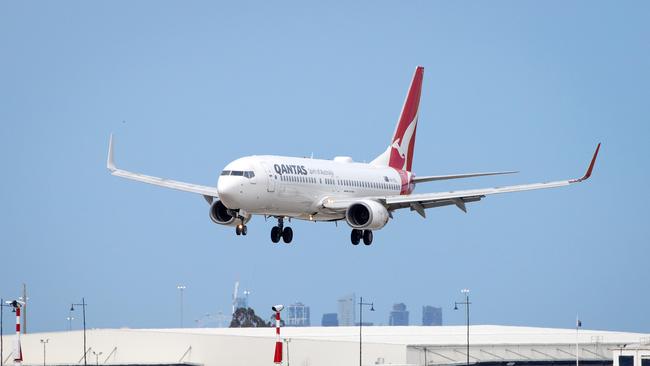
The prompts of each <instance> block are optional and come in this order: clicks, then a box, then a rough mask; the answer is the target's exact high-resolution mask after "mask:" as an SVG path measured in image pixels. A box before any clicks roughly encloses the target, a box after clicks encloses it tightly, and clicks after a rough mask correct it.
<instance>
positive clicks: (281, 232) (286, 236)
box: [271, 217, 293, 244]
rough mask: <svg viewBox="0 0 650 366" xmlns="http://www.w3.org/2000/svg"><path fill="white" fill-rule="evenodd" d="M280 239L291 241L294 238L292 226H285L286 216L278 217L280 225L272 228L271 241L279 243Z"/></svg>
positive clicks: (286, 241)
mask: <svg viewBox="0 0 650 366" xmlns="http://www.w3.org/2000/svg"><path fill="white" fill-rule="evenodd" d="M280 239H282V241H284V242H285V243H287V244H289V243H291V240H293V230H292V229H291V228H290V227H288V226H287V227H284V218H282V217H280V218H278V225H277V226H274V227H272V228H271V241H272V242H273V243H279V242H280Z"/></svg>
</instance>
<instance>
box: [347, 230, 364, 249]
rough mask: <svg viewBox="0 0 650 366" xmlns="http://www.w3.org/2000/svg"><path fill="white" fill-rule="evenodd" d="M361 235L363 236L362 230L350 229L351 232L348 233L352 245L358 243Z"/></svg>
mask: <svg viewBox="0 0 650 366" xmlns="http://www.w3.org/2000/svg"><path fill="white" fill-rule="evenodd" d="M362 236H363V231H361V230H358V229H352V233H350V241H351V242H352V245H359V242H360V241H361V237H362Z"/></svg>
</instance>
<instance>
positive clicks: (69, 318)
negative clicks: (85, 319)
mask: <svg viewBox="0 0 650 366" xmlns="http://www.w3.org/2000/svg"><path fill="white" fill-rule="evenodd" d="M65 320H67V321H68V330H72V321H73V320H74V317H73V316H72V315H69V316H67V317H66V318H65Z"/></svg>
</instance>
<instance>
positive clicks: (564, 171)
mask: <svg viewBox="0 0 650 366" xmlns="http://www.w3.org/2000/svg"><path fill="white" fill-rule="evenodd" d="M649 11H650V5H649V4H648V3H647V2H643V1H638V2H635V1H625V2H616V3H613V2H608V1H572V2H563V1H550V2H532V1H530V2H520V1H517V2H514V1H513V2H500V1H499V2H464V1H445V2H438V1H414V2H382V1H379V2H378V1H365V2H354V3H350V2H338V3H323V2H314V3H305V2H280V3H278V2H249V1H243V2H223V3H220V2H199V1H192V2H171V1H155V2H154V1H138V2H130V1H115V2H86V1H76V2H72V1H62V2H24V1H5V2H2V3H1V4H0V46H1V49H2V56H1V57H0V138H1V141H2V143H0V164H1V166H2V172H3V173H2V180H1V182H0V187H1V189H0V202H2V210H0V243H1V249H2V251H1V253H2V254H1V255H0V258H1V265H2V269H3V270H2V273H3V275H2V276H1V277H0V295H1V296H3V297H5V298H7V297H15V296H17V295H18V293H19V291H20V286H21V284H22V283H23V282H26V283H27V284H28V286H29V291H30V299H31V300H30V304H31V308H30V313H29V314H30V318H29V328H30V330H31V331H37V330H63V329H66V327H67V323H66V320H65V317H66V316H68V308H69V304H70V302H72V301H75V302H77V301H79V300H80V298H81V297H82V296H85V297H86V300H87V301H88V303H89V304H90V305H89V306H88V323H89V326H90V327H123V326H128V327H173V326H177V325H178V312H179V306H178V291H177V290H176V285H177V284H179V283H183V284H185V285H186V286H187V290H186V296H185V299H186V302H185V309H186V311H185V319H186V324H193V322H194V319H197V318H199V317H201V316H202V314H205V313H215V312H217V311H223V312H226V313H227V312H228V310H229V308H230V296H231V292H232V287H233V283H234V281H235V280H237V279H239V280H240V281H241V283H242V285H241V286H242V288H247V289H250V290H251V291H252V294H251V297H250V302H251V305H252V306H253V307H255V308H256V309H258V311H261V312H262V313H263V314H265V313H266V311H267V310H268V309H270V306H271V305H272V304H275V303H290V302H293V301H302V302H304V303H306V304H307V305H310V306H311V311H312V323H315V324H319V323H320V317H321V315H322V313H324V312H334V311H336V299H337V297H339V296H341V295H344V294H346V293H349V292H356V293H357V294H358V295H362V296H364V299H369V300H371V301H374V302H375V308H376V309H377V311H376V312H375V313H368V314H364V319H368V320H369V321H373V322H375V323H384V324H385V323H387V321H388V312H389V310H390V307H391V306H392V304H393V303H395V302H405V303H406V304H407V306H408V308H409V310H411V311H412V313H411V322H412V323H416V324H417V323H418V322H419V317H420V311H421V306H422V305H427V304H430V305H437V306H442V307H443V308H444V322H445V323H446V324H459V323H463V322H464V317H463V314H462V312H453V311H452V306H453V302H454V301H455V300H460V298H461V294H460V289H461V288H463V287H469V288H470V289H471V291H472V292H471V296H472V301H473V308H472V320H473V322H475V323H480V324H511V325H532V326H548V327H572V326H573V325H574V321H575V316H576V313H579V314H580V317H581V318H582V320H583V325H584V326H585V327H586V328H591V329H610V330H625V331H639V332H650V317H648V316H647V309H648V308H650V294H649V293H648V291H647V289H648V278H650V267H649V266H648V258H649V257H650V249H649V248H650V245H649V244H650V227H649V225H648V222H650V220H649V214H648V211H647V207H648V206H649V205H650V193H648V188H647V182H648V180H649V173H648V163H647V161H648V157H650V147H649V146H648V141H650V121H649V117H650V103H648V85H650V47H649V44H648V39H650V25H649V23H648V21H647V19H648V14H650V12H649ZM416 65H423V66H424V67H425V81H424V89H423V93H422V101H421V107H420V108H421V109H420V124H419V127H418V135H417V137H418V139H417V143H416V149H415V160H414V171H415V172H416V174H419V175H429V174H451V173H459V172H468V171H470V172H471V171H484V170H501V169H504V170H510V169H515V170H520V171H521V173H519V174H517V175H515V176H504V177H490V178H480V179H474V180H467V181H462V182H461V181H455V182H443V183H430V184H423V185H421V186H419V187H418V188H417V192H433V191H438V190H447V189H456V188H470V187H476V188H479V187H489V186H495V185H505V184H515V183H526V182H538V181H545V180H551V179H564V178H571V177H577V176H580V175H581V174H582V173H583V172H584V169H585V168H586V166H587V163H588V161H589V159H590V157H591V154H592V153H593V150H594V148H595V146H596V143H597V142H602V143H603V147H602V149H601V155H600V157H599V161H598V163H597V165H596V170H595V173H594V176H593V178H592V180H591V181H589V182H588V183H587V184H581V185H578V186H572V187H568V188H563V189H558V190H550V191H538V192H527V193H516V194H510V195H501V196H492V197H488V198H486V199H484V200H483V201H482V202H480V203H476V204H471V205H469V206H468V214H463V213H462V212H461V211H459V210H458V209H456V208H453V207H446V208H440V209H434V210H429V211H428V215H427V219H422V218H421V217H419V216H418V215H417V214H414V213H412V212H408V211H404V212H399V213H397V214H396V215H395V216H396V218H395V220H393V221H392V222H391V223H390V224H389V225H388V226H387V227H386V228H385V229H383V230H381V231H378V232H376V233H375V243H374V244H373V245H372V246H371V247H364V246H360V247H353V246H352V245H350V243H349V228H348V227H347V225H345V224H342V225H339V226H338V227H336V226H335V225H334V224H313V223H305V222H294V223H293V225H292V226H293V228H294V242H293V243H292V244H291V245H290V246H287V245H275V246H274V245H272V244H271V243H270V240H269V230H270V228H271V226H272V225H273V223H272V222H271V221H269V222H264V219H263V218H258V217H256V218H254V219H253V221H252V222H251V223H250V224H249V235H248V236H247V237H245V238H242V237H236V236H235V235H234V230H233V229H232V228H225V227H219V226H217V225H214V224H213V223H212V222H211V221H210V220H209V218H208V206H207V205H206V203H205V202H204V201H203V199H202V198H201V197H198V196H195V195H192V194H189V193H183V192H175V191H169V190H165V189H162V188H157V187H152V186H147V185H144V184H139V183H135V182H129V181H125V180H121V179H118V178H115V177H111V176H109V174H108V172H107V171H106V169H105V159H106V150H107V143H108V136H109V134H110V133H111V132H113V133H115V138H116V146H115V147H116V155H115V158H116V161H117V162H118V164H119V165H121V166H122V167H124V168H127V169H131V170H135V171H140V172H145V173H149V174H153V175H159V176H163V177H168V178H174V179H179V180H185V181H189V182H196V183H201V184H214V183H215V182H216V179H217V176H218V173H219V172H220V170H221V169H222V167H223V166H225V165H226V164H227V163H228V162H229V161H231V160H234V159H235V158H237V157H240V156H243V155H252V154H267V153H271V154H284V155H292V156H309V155H311V154H312V153H313V154H314V156H315V157H318V158H332V157H333V156H336V155H350V156H352V157H353V158H354V159H355V160H357V161H369V160H371V159H372V158H374V157H375V156H376V155H377V154H379V153H381V152H382V151H383V150H384V149H385V147H386V145H387V144H388V142H389V139H390V137H391V133H392V131H393V129H394V124H395V122H396V120H397V117H398V114H399V111H400V108H401V103H402V102H403V99H404V95H405V93H406V89H407V87H408V83H409V82H410V78H411V75H412V73H413V70H414V68H415V66H416ZM5 315H6V314H5ZM6 327H7V328H6V329H5V330H6V331H9V330H10V329H11V325H6ZM74 327H75V328H77V327H79V324H78V323H77V324H75V325H74Z"/></svg>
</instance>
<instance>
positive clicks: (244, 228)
mask: <svg viewBox="0 0 650 366" xmlns="http://www.w3.org/2000/svg"><path fill="white" fill-rule="evenodd" d="M241 234H242V235H246V234H248V226H246V225H244V226H243V227H242V228H241Z"/></svg>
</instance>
